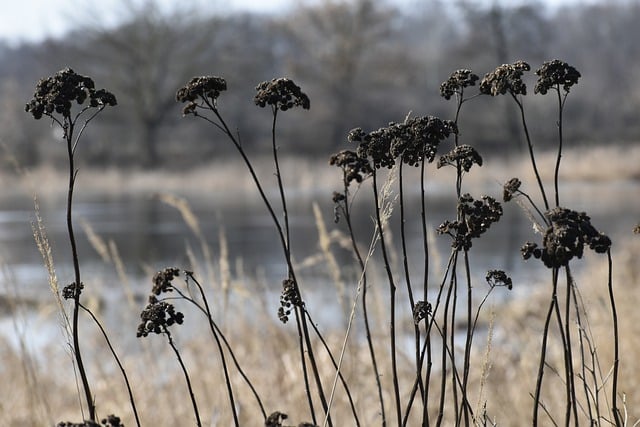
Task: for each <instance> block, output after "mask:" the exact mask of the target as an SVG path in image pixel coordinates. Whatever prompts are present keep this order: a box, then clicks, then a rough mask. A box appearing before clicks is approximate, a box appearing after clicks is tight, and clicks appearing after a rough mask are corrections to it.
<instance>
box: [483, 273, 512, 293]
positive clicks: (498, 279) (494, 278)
mask: <svg viewBox="0 0 640 427" xmlns="http://www.w3.org/2000/svg"><path fill="white" fill-rule="evenodd" d="M485 279H486V280H487V283H488V284H489V286H491V287H492V288H493V287H495V286H506V287H507V289H509V290H511V289H512V288H513V281H512V280H511V277H509V276H507V273H505V272H504V271H502V270H489V271H487V277H486V278H485Z"/></svg>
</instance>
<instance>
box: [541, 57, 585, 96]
mask: <svg viewBox="0 0 640 427" xmlns="http://www.w3.org/2000/svg"><path fill="white" fill-rule="evenodd" d="M536 74H537V75H538V82H537V83H536V85H535V87H534V88H533V92H534V93H540V94H542V95H545V94H546V93H547V92H548V91H549V89H552V88H559V87H560V86H562V88H563V89H564V91H565V92H567V93H568V92H569V89H571V86H573V85H575V84H578V79H579V78H580V77H581V76H580V73H579V72H578V70H576V69H575V68H573V67H572V66H571V65H569V64H567V63H566V62H563V61H560V60H559V59H554V60H552V61H545V62H544V63H543V64H542V67H540V68H539V69H538V70H537V71H536Z"/></svg>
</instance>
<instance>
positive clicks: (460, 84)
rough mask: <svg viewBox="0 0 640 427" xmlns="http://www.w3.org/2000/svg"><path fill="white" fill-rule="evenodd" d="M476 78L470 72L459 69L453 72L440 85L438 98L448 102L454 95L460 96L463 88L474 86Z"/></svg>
mask: <svg viewBox="0 0 640 427" xmlns="http://www.w3.org/2000/svg"><path fill="white" fill-rule="evenodd" d="M478 78H479V77H478V76H477V75H475V74H473V72H472V71H471V70H468V69H460V70H456V71H454V72H453V73H452V74H451V76H449V78H448V79H447V81H446V82H443V83H442V84H441V85H440V96H442V97H443V98H444V99H446V100H449V99H451V97H452V96H453V95H454V94H458V95H461V94H462V92H463V90H464V88H466V87H468V86H475V84H476V82H477V81H478Z"/></svg>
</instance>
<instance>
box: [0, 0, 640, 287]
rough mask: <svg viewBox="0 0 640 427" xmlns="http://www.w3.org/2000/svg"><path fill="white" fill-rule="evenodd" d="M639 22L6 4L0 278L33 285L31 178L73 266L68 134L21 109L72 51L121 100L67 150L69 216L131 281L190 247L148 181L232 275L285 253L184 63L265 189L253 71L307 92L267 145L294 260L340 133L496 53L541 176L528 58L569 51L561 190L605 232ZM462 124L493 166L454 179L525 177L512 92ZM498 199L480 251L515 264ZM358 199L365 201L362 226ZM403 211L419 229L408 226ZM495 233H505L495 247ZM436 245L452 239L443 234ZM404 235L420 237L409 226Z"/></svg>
mask: <svg viewBox="0 0 640 427" xmlns="http://www.w3.org/2000/svg"><path fill="white" fill-rule="evenodd" d="M639 21H640V2H639V1H635V0H606V1H605V0H602V1H570V0H567V1H559V0H540V1H508V0H482V1H480V0H477V1H473V0H459V1H444V0H443V1H440V0H395V1H394V0H280V1H268V2H262V1H261V2H258V1H251V0H232V1H229V0H227V1H181V2H175V1H169V0H155V1H152V0H110V1H101V2H77V1H73V0H68V1H62V0H60V1H56V2H55V3H53V2H48V1H39V0H23V1H20V2H11V4H7V5H4V6H3V12H2V14H1V16H0V185H1V188H2V194H0V244H1V246H0V264H2V265H5V266H7V268H8V271H9V272H10V273H9V274H6V275H5V276H6V278H7V280H5V282H6V283H13V282H15V283H18V284H20V286H21V291H22V292H25V291H26V290H28V289H33V290H34V293H38V291H37V289H41V287H42V282H43V281H44V280H46V272H45V270H44V268H43V267H42V259H41V256H40V254H39V253H38V251H37V249H36V247H35V244H34V242H33V237H32V230H31V223H32V222H33V221H34V220H35V216H34V204H33V195H34V194H35V195H37V196H38V197H39V199H40V209H41V213H42V217H43V219H44V222H45V226H46V228H47V230H48V232H49V236H50V239H51V242H52V246H53V250H54V256H55V260H56V262H58V263H59V271H60V272H61V274H62V275H63V276H64V274H65V273H69V267H68V264H67V263H68V261H69V254H68V253H69V250H68V242H67V240H66V234H65V233H66V231H65V227H64V209H65V205H64V196H65V191H66V182H65V179H66V178H65V165H66V151H65V150H64V149H63V147H62V145H61V143H60V142H59V141H60V135H59V132H58V133H56V132H55V127H54V126H51V123H47V122H46V120H44V119H43V120H40V121H34V120H33V118H32V117H31V115H30V114H27V113H25V111H24V105H25V103H26V102H28V101H29V100H30V99H31V97H32V96H33V91H34V88H35V85H36V83H37V81H38V80H39V79H40V78H43V77H47V76H49V75H52V74H53V73H55V72H56V71H58V70H60V69H62V68H64V67H66V66H70V67H71V68H73V69H74V71H76V72H77V73H79V74H83V75H87V76H90V77H92V78H93V79H94V81H95V83H96V87H97V88H106V89H107V90H109V91H111V92H113V93H114V94H115V95H116V97H117V99H118V106H117V107H115V108H109V109H107V110H106V111H104V112H103V113H101V115H100V116H99V117H98V119H97V120H94V121H93V122H92V123H91V125H90V126H89V128H88V130H87V132H86V133H85V134H84V137H83V138H84V139H83V141H82V144H81V147H80V149H79V150H78V155H77V157H78V162H79V165H80V169H81V172H80V175H79V184H78V188H77V191H78V197H77V198H76V203H77V204H76V215H77V218H78V219H79V220H82V221H84V223H85V224H86V225H87V227H90V228H91V230H92V231H93V232H94V233H95V234H96V235H97V236H98V237H100V238H101V239H103V242H104V243H105V244H110V243H111V242H113V246H114V247H117V248H119V251H120V256H121V257H122V258H123V259H124V263H125V266H126V267H127V269H129V271H128V273H129V274H132V276H133V277H137V278H139V279H140V280H144V281H148V280H149V277H148V274H149V271H150V270H153V269H154V268H155V269H157V268H164V267H166V266H168V265H172V264H177V265H180V266H185V265H186V264H187V263H188V260H187V257H186V255H185V247H186V246H188V245H189V244H190V243H191V244H193V245H196V246H197V245H198V243H197V242H198V240H197V238H198V237H197V236H194V235H193V233H191V231H190V229H189V227H188V224H186V223H185V221H184V218H183V215H182V214H181V212H180V210H179V209H175V207H176V205H175V203H174V206H171V205H167V204H166V203H164V202H163V201H162V200H163V199H162V197H158V193H172V194H174V195H176V196H177V197H181V198H183V199H184V202H185V203H186V205H188V206H190V207H191V209H192V210H193V211H194V212H195V215H196V216H197V217H198V218H199V220H200V221H201V222H202V223H201V224H200V225H201V228H202V234H203V235H204V237H205V238H206V239H207V240H208V241H210V242H211V243H212V244H213V246H214V249H213V256H214V259H215V257H218V256H219V255H220V254H221V253H223V254H224V255H225V256H228V257H229V259H230V262H231V264H232V265H235V266H236V267H234V268H235V270H234V271H232V272H231V273H230V274H232V275H236V276H242V275H243V273H242V271H241V270H242V269H243V268H244V269H247V270H248V272H249V273H251V275H255V274H258V273H257V271H258V270H259V269H260V268H265V269H266V270H267V277H268V279H269V280H270V281H271V282H272V283H274V286H275V288H276V289H277V287H278V284H279V280H280V279H281V275H282V270H283V269H284V265H283V260H282V259H281V258H282V257H281V256H280V253H279V252H278V251H277V250H274V248H275V247H277V246H274V245H275V239H276V235H275V233H274V230H272V226H271V224H270V220H269V218H268V216H267V215H266V210H265V209H264V207H262V206H261V205H260V203H258V202H257V197H256V193H255V191H254V190H252V184H251V182H250V181H249V180H248V179H247V177H246V174H245V173H244V171H245V169H244V166H243V165H242V164H240V163H238V162H237V157H236V156H235V153H234V152H233V146H232V145H231V144H229V143H228V141H226V140H225V139H224V138H223V136H222V135H220V134H219V133H217V132H216V130H215V129H214V128H212V127H211V126H206V125H205V124H204V123H203V122H202V121H199V120H194V119H193V118H191V117H189V118H182V117H181V109H182V106H181V105H179V104H178V103H176V101H175V93H176V90H177V89H178V88H179V87H180V86H182V85H184V84H185V83H186V82H187V81H188V80H189V79H190V78H191V77H193V76H197V75H218V76H222V77H224V78H225V79H226V80H227V82H228V91H227V92H226V93H223V94H222V96H221V97H220V100H219V105H220V110H221V112H222V114H223V115H224V117H225V119H226V120H227V122H228V123H229V125H230V126H231V127H232V128H236V129H238V131H239V132H240V135H241V137H242V141H243V145H244V147H245V149H246V150H247V151H248V152H249V153H250V154H251V156H252V157H253V158H254V159H257V163H259V168H258V169H259V171H260V172H261V173H262V175H261V176H262V177H263V178H264V180H265V182H266V184H267V186H269V185H274V184H275V180H274V179H273V172H272V169H270V168H271V166H269V164H268V163H267V162H261V161H260V158H261V156H264V155H268V154H269V150H270V149H271V146H270V126H271V114H270V113H269V112H268V111H264V110H261V109H259V108H257V107H256V106H255V105H254V103H253V96H254V94H255V86H256V85H257V84H258V83H260V82H262V81H265V80H269V79H272V78H274V77H280V76H287V77H289V78H291V79H293V80H294V81H295V82H296V83H297V84H298V85H300V86H301V87H302V89H303V91H304V92H306V93H307V94H308V96H309V98H310V99H311V110H310V111H309V112H307V111H291V112H287V114H282V115H280V116H279V127H278V138H279V145H280V155H282V156H285V157H289V158H291V159H292V160H290V161H289V162H288V163H285V171H284V173H283V175H284V179H285V182H286V183H287V185H288V186H289V187H291V190H290V193H289V195H290V196H292V203H291V209H292V212H291V213H292V216H293V221H292V227H293V228H294V230H293V237H294V250H296V251H298V252H299V254H300V255H299V260H303V259H305V257H308V256H312V255H313V254H314V253H315V252H316V251H317V250H318V245H317V239H316V238H315V235H316V232H317V230H316V220H315V218H314V215H313V212H312V210H311V202H313V201H317V202H319V203H320V207H321V211H322V213H323V215H325V216H326V221H327V222H330V221H331V220H332V219H333V218H332V215H333V206H332V204H331V200H330V194H331V191H332V190H334V189H338V188H339V186H340V174H339V171H337V170H333V169H335V168H329V166H328V165H327V161H328V158H329V156H330V154H332V153H334V152H336V151H338V150H340V149H343V148H347V147H348V146H347V144H346V134H347V133H348V131H349V130H350V129H352V128H354V127H362V128H363V129H364V130H365V131H371V130H374V129H377V128H379V127H382V126H386V125H387V124H388V123H389V122H390V121H402V120H403V119H404V118H405V116H406V115H407V114H408V113H411V114H413V115H414V116H417V115H426V114H430V115H436V116H439V117H442V118H445V119H446V118H452V117H453V114H454V102H453V101H446V100H444V99H443V98H442V97H440V96H439V86H440V84H441V83H442V82H443V81H445V80H446V79H447V78H448V77H449V75H450V74H451V73H452V72H453V71H454V70H456V69H459V68H470V69H472V70H473V71H474V72H475V73H476V74H478V75H479V76H480V77H482V76H484V74H485V73H488V72H490V71H492V70H493V69H494V68H495V67H496V66H497V65H500V64H503V63H511V62H514V61H516V60H520V59H522V60H525V61H527V62H528V63H530V64H531V67H532V71H531V73H529V75H528V76H527V77H526V79H527V80H526V82H527V84H528V85H529V92H530V93H529V95H528V96H527V97H526V98H525V108H526V111H527V115H528V120H529V124H530V126H529V127H530V131H531V133H532V138H533V140H534V143H535V146H536V150H538V153H539V155H540V156H543V157H542V160H543V161H542V169H543V173H544V174H546V175H545V177H546V178H547V179H550V178H551V176H550V174H551V173H552V171H553V164H554V155H555V152H554V151H553V150H554V148H555V147H556V144H557V127H556V119H557V105H556V102H555V101H554V99H552V98H551V97H549V96H547V97H544V96H540V95H534V94H533V84H534V82H535V77H536V76H535V74H534V71H535V70H536V69H537V68H539V67H540V66H541V65H542V63H543V61H546V60H550V59H554V58H559V59H562V60H564V61H566V62H568V63H569V64H570V65H573V66H574V67H576V68H577V69H578V70H579V71H580V72H581V73H582V78H581V79H580V81H579V83H578V85H577V86H575V87H574V88H572V90H571V94H570V95H569V98H568V101H567V104H566V108H565V112H564V119H565V126H564V136H565V144H566V147H567V149H568V150H569V151H567V154H566V155H565V157H564V158H563V161H564V162H565V163H563V168H564V169H563V171H564V175H563V178H564V179H568V182H567V186H566V188H565V189H564V190H563V203H564V204H566V205H568V206H570V207H571V208H573V209H576V210H586V211H587V212H588V213H589V214H591V215H593V216H594V217H595V220H594V224H595V225H596V227H599V228H601V229H602V231H604V232H606V233H610V234H611V235H612V237H615V235H616V233H618V234H628V233H629V231H630V230H631V228H632V227H633V225H634V224H635V223H637V221H638V220H639V219H640V218H639V217H640V214H639V211H640V209H639V207H638V204H639V203H640V202H639V201H638V200H639V199H638V197H637V195H638V185H637V183H638V178H639V177H640V168H639V167H638V158H639V157H640V156H639V155H638V153H639V152H640V150H639V149H638V148H639V146H638V141H639V140H640V138H639V136H640V121H639V120H638V111H639V106H640V85H637V84H636V83H635V79H636V78H637V77H638V76H639V75H640V45H639V44H638V42H637V40H638V39H640V26H638V22H639ZM476 101H477V102H476ZM460 127H461V129H462V134H461V137H462V138H463V139H464V140H465V142H466V143H469V144H472V145H474V146H475V147H476V148H477V149H478V150H479V151H480V153H482V155H483V156H484V157H485V166H486V167H484V168H482V170H483V171H482V172H477V174H482V173H484V174H485V175H473V176H472V178H471V179H470V180H467V182H469V183H474V184H476V185H477V187H481V188H478V191H483V192H487V193H488V194H491V195H493V196H494V197H498V198H499V197H500V194H501V183H502V182H504V180H505V179H508V178H510V177H511V176H515V175H518V176H520V177H521V178H523V180H526V179H530V181H528V182H529V183H530V184H529V185H530V187H529V189H531V191H532V192H533V191H534V190H533V188H534V186H533V185H534V184H533V182H534V181H533V180H532V176H531V175H528V176H527V175H526V174H527V173H528V172H527V171H529V170H530V167H529V166H528V164H527V161H526V158H525V161H524V162H520V160H519V159H522V158H523V157H522V156H523V155H524V154H525V144H524V141H523V135H522V130H521V125H520V118H519V115H518V112H517V110H516V108H515V105H514V103H513V100H511V99H509V97H507V96H504V97H497V98H496V99H488V97H485V98H480V99H478V100H475V101H474V102H470V103H468V104H465V108H464V113H463V115H462V119H461V123H460ZM571 150H573V151H571ZM545 152H546V153H545ZM544 156H546V157H544ZM267 160H268V159H267ZM485 171H486V172H485ZM438 174H442V172H440V171H438ZM523 174H524V176H523ZM438 176H440V175H438ZM444 176H445V177H446V174H445V175H444ZM329 177H330V178H329ZM449 178H451V176H449ZM445 181H446V179H443V180H442V183H440V184H439V183H437V182H436V183H435V184H433V185H432V186H430V187H429V192H430V197H431V198H432V199H431V200H432V201H435V202H437V203H435V204H433V209H435V211H434V215H433V216H432V217H431V218H430V225H431V228H432V230H433V229H435V227H437V225H438V224H439V223H441V222H442V221H444V220H445V219H451V218H452V217H453V216H455V203H456V201H455V200H454V197H452V194H453V192H452V189H453V187H452V182H453V181H451V180H450V181H446V182H445ZM548 182H549V181H548ZM25 183H26V184H25ZM444 194H446V195H444ZM165 201H166V198H165ZM506 211H507V212H506V213H505V216H506V217H507V218H508V219H507V220H505V221H504V225H503V224H498V225H497V226H496V228H497V230H496V231H493V233H494V234H492V238H488V239H487V240H486V241H487V245H488V246H487V248H488V250H487V251H484V252H482V251H480V252H479V257H478V258H477V259H478V263H479V265H482V267H483V268H486V267H487V264H488V263H491V264H492V265H491V267H492V268H505V269H507V270H509V269H512V270H513V271H511V273H512V274H518V272H519V274H521V275H524V276H526V275H527V274H528V273H527V271H526V270H523V269H522V266H523V263H522V262H521V260H520V259H519V258H520V255H519V251H518V248H519V247H520V245H521V244H522V243H523V242H524V241H525V240H527V239H532V238H533V237H531V236H530V235H521V234H517V233H516V232H515V231H514V230H525V231H526V230H530V229H531V227H529V225H528V224H527V221H528V220H527V219H526V216H525V215H523V214H522V212H520V211H519V209H517V208H514V209H506ZM368 215H369V213H368V212H367V211H363V213H362V218H361V223H362V224H363V227H364V228H366V227H367V226H368V225H369V224H370V221H369V217H368ZM339 226H340V225H338V227H339ZM411 226H414V227H415V231H416V233H418V232H419V228H418V224H413V225H411ZM500 227H502V228H500ZM87 230H88V228H87V229H85V231H87ZM418 234H419V233H418ZM531 234H532V232H531ZM89 236H90V235H89V234H87V233H83V234H82V235H81V237H80V238H79V240H80V241H79V244H80V245H81V253H82V259H81V261H82V263H83V265H84V266H85V268H93V269H94V270H97V271H100V269H101V268H105V267H103V264H104V261H105V256H104V254H100V253H99V251H96V250H95V248H96V240H95V239H94V240H91V239H90V238H89ZM310 236H311V238H310ZM504 236H509V238H508V239H507V241H509V242H510V243H509V244H508V245H501V244H500V242H503V241H504V238H505V237H504ZM94 237H95V236H94ZM222 237H224V245H226V246H224V245H223V244H222V242H223V240H221V239H222ZM363 238H364V240H365V241H366V239H368V238H369V235H368V234H365V235H364V237H363ZM296 239H297V240H296ZM491 239H494V240H491ZM194 242H195V243H194ZM439 242H441V247H442V249H443V251H445V252H447V251H448V245H449V243H448V241H447V239H444V238H442V239H440V240H439ZM415 244H416V249H418V245H419V240H418V239H417V240H416V242H415ZM98 246H99V245H98ZM106 258H107V259H108V257H106ZM346 260H347V261H350V258H349V257H347V258H346ZM239 263H240V264H242V266H239V265H240V264H239ZM496 264H499V265H496ZM243 266H244V267H243ZM106 268H108V269H111V267H106ZM108 271H112V270H108ZM269 271H272V274H271V273H269ZM109 274H110V273H105V274H103V275H102V276H104V275H107V276H108V275H109ZM100 276H101V274H97V275H96V277H100ZM8 277H15V280H13V279H8ZM65 277H66V276H65ZM64 280H66V278H65V279H64ZM325 280H326V279H325ZM24 283H26V284H28V286H22V284H24Z"/></svg>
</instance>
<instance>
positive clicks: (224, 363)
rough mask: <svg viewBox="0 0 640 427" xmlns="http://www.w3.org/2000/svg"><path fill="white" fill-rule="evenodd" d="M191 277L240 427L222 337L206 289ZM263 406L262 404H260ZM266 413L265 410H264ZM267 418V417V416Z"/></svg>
mask: <svg viewBox="0 0 640 427" xmlns="http://www.w3.org/2000/svg"><path fill="white" fill-rule="evenodd" d="M188 277H191V278H192V279H193V281H194V283H195V284H196V287H197V288H198V292H200V297H201V298H202V301H203V303H204V308H205V310H206V316H207V318H208V320H209V328H210V329H211V334H212V335H213V338H214V340H215V341H216V345H217V347H218V353H219V354H220V361H221V362H222V372H223V373H224V380H225V384H226V386H227V393H228V395H229V405H230V406H231V412H232V414H233V421H234V424H235V426H236V427H239V425H240V422H239V421H238V412H237V410H236V404H235V399H234V397H233V387H231V379H230V378H229V369H228V368H227V361H226V358H225V357H224V350H223V349H222V344H221V342H220V337H219V336H218V333H217V331H216V327H215V322H214V321H213V316H212V314H211V309H210V308H209V301H208V300H207V297H206V295H205V294H204V289H202V286H201V285H200V282H198V281H197V280H195V279H194V278H193V276H188ZM260 407H261V408H262V405H260ZM263 413H264V410H263ZM265 418H266V417H265Z"/></svg>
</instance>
